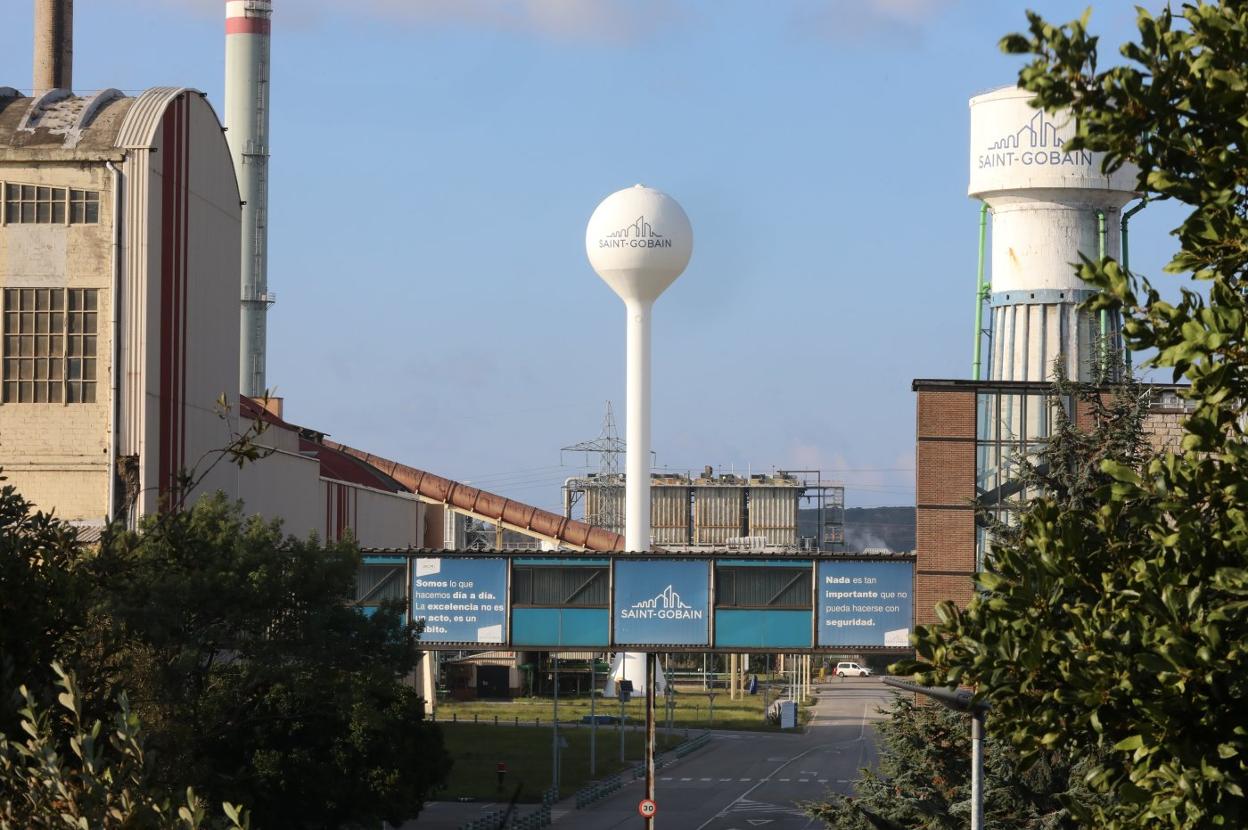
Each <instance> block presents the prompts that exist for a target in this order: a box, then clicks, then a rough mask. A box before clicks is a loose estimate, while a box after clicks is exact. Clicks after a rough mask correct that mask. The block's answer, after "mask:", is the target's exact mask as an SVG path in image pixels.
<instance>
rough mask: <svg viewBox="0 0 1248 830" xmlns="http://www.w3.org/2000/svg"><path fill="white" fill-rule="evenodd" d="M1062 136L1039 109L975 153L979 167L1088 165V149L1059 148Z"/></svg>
mask: <svg viewBox="0 0 1248 830" xmlns="http://www.w3.org/2000/svg"><path fill="white" fill-rule="evenodd" d="M1065 143H1066V142H1065V140H1064V139H1062V137H1061V136H1059V135H1058V134H1057V125H1056V124H1054V123H1053V122H1052V121H1050V120H1049V119H1048V116H1046V115H1045V113H1044V112H1043V111H1041V112H1037V113H1036V114H1035V115H1033V116H1032V117H1031V120H1030V121H1028V122H1027V123H1026V124H1024V125H1023V126H1022V127H1020V128H1019V129H1018V130H1017V131H1016V132H1013V133H1010V134H1007V135H1004V136H1002V137H1001V138H998V139H997V140H996V141H994V142H992V144H991V145H990V146H989V147H988V152H986V153H981V154H980V156H979V169H980V170H984V169H986V168H989V167H1010V166H1012V165H1015V164H1021V165H1023V166H1026V167H1062V166H1065V165H1077V166H1081V167H1091V166H1092V153H1091V152H1089V151H1088V150H1078V151H1076V152H1074V153H1068V152H1065V151H1063V150H1062V149H1060V148H1061V147H1062V145H1063V144H1065Z"/></svg>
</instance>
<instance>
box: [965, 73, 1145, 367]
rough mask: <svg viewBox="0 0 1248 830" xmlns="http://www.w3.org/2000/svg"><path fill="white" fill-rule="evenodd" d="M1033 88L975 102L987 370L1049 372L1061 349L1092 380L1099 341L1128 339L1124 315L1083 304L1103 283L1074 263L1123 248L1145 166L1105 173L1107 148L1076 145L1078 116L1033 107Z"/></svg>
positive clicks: (1116, 343)
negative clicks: (984, 209)
mask: <svg viewBox="0 0 1248 830" xmlns="http://www.w3.org/2000/svg"><path fill="white" fill-rule="evenodd" d="M1032 97H1033V96H1032V94H1031V93H1029V92H1027V91H1025V90H1022V89H1019V88H1017V87H1013V86H1010V87H1003V88H1001V89H996V90H993V91H992V92H987V93H984V94H983V95H977V96H975V97H974V98H972V99H971V102H970V105H971V153H970V162H971V170H970V186H969V188H968V192H969V194H970V195H971V196H972V197H974V198H977V199H981V200H983V201H984V202H985V203H986V204H987V205H988V207H989V208H990V209H991V211H992V260H991V261H992V272H991V274H992V276H991V285H992V288H991V295H990V305H991V313H992V323H991V337H990V357H989V370H988V379H989V380H1031V381H1042V380H1049V379H1050V378H1051V377H1052V374H1053V362H1054V361H1055V360H1056V359H1058V358H1059V357H1060V358H1061V359H1062V361H1063V364H1064V365H1065V368H1066V373H1067V375H1068V376H1069V377H1070V378H1072V379H1078V380H1085V381H1086V380H1089V379H1090V378H1091V377H1092V376H1093V372H1094V369H1095V365H1096V361H1097V360H1099V359H1101V357H1102V352H1101V349H1100V348H1098V344H1104V345H1106V346H1107V347H1108V348H1109V349H1112V350H1114V351H1117V350H1119V349H1120V348H1121V334H1120V321H1119V319H1118V315H1117V314H1105V315H1097V314H1094V313H1092V312H1089V311H1087V310H1085V309H1082V308H1080V307H1079V306H1080V304H1082V303H1083V302H1084V301H1085V300H1087V299H1088V298H1089V297H1091V296H1092V295H1093V294H1095V293H1096V291H1095V289H1093V288H1092V287H1091V286H1090V285H1088V284H1087V283H1085V282H1083V281H1082V280H1081V279H1080V278H1079V277H1078V275H1077V273H1076V267H1077V266H1076V265H1075V264H1074V263H1078V262H1079V257H1080V254H1082V255H1083V256H1085V257H1087V258H1088V259H1090V260H1093V261H1095V260H1097V259H1098V258H1099V257H1100V256H1101V255H1106V256H1113V257H1115V258H1117V257H1118V251H1119V223H1120V220H1121V215H1122V208H1123V206H1124V205H1126V204H1127V203H1128V202H1130V201H1131V200H1132V199H1134V198H1136V195H1137V194H1136V193H1135V184H1136V174H1137V171H1136V169H1135V168H1134V167H1130V166H1124V167H1122V168H1120V169H1118V170H1117V171H1115V172H1114V173H1111V174H1108V175H1106V174H1105V173H1102V172H1101V161H1102V158H1103V157H1102V155H1101V154H1100V153H1092V152H1089V151H1086V150H1077V151H1070V150H1067V149H1066V147H1065V144H1066V142H1067V141H1069V139H1070V138H1071V137H1073V136H1074V134H1075V122H1074V119H1073V118H1072V117H1063V116H1061V115H1059V116H1050V115H1048V114H1047V113H1044V112H1042V111H1040V110H1036V109H1034V108H1033V107H1032V106H1031V105H1030V104H1028V101H1029V100H1030V99H1031V98H1032ZM977 336H978V335H977Z"/></svg>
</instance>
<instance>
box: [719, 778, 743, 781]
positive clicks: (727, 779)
mask: <svg viewBox="0 0 1248 830" xmlns="http://www.w3.org/2000/svg"><path fill="white" fill-rule="evenodd" d="M719 780H720V781H731V780H732V779H731V778H721V779H719ZM741 780H743V781H744V780H745V779H741Z"/></svg>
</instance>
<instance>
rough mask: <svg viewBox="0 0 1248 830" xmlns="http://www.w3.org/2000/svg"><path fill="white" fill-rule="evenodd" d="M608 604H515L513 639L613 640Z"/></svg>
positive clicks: (553, 642)
mask: <svg viewBox="0 0 1248 830" xmlns="http://www.w3.org/2000/svg"><path fill="white" fill-rule="evenodd" d="M610 615H611V612H610V611H608V610H607V609H606V608H513V609H512V610H511V642H512V645H517V646H595V647H597V648H606V647H607V646H608V645H609V644H610V643H609V640H610V637H609V636H608V635H609V631H608V628H609V626H610V624H611V619H610Z"/></svg>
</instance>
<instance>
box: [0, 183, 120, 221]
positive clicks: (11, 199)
mask: <svg viewBox="0 0 1248 830" xmlns="http://www.w3.org/2000/svg"><path fill="white" fill-rule="evenodd" d="M4 221H5V223H6V224H9V225H94V224H97V223H98V222H99V221H100V194H99V192H98V191H95V190H75V189H73V188H66V187H45V186H43V185H34V184H5V186H4Z"/></svg>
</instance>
